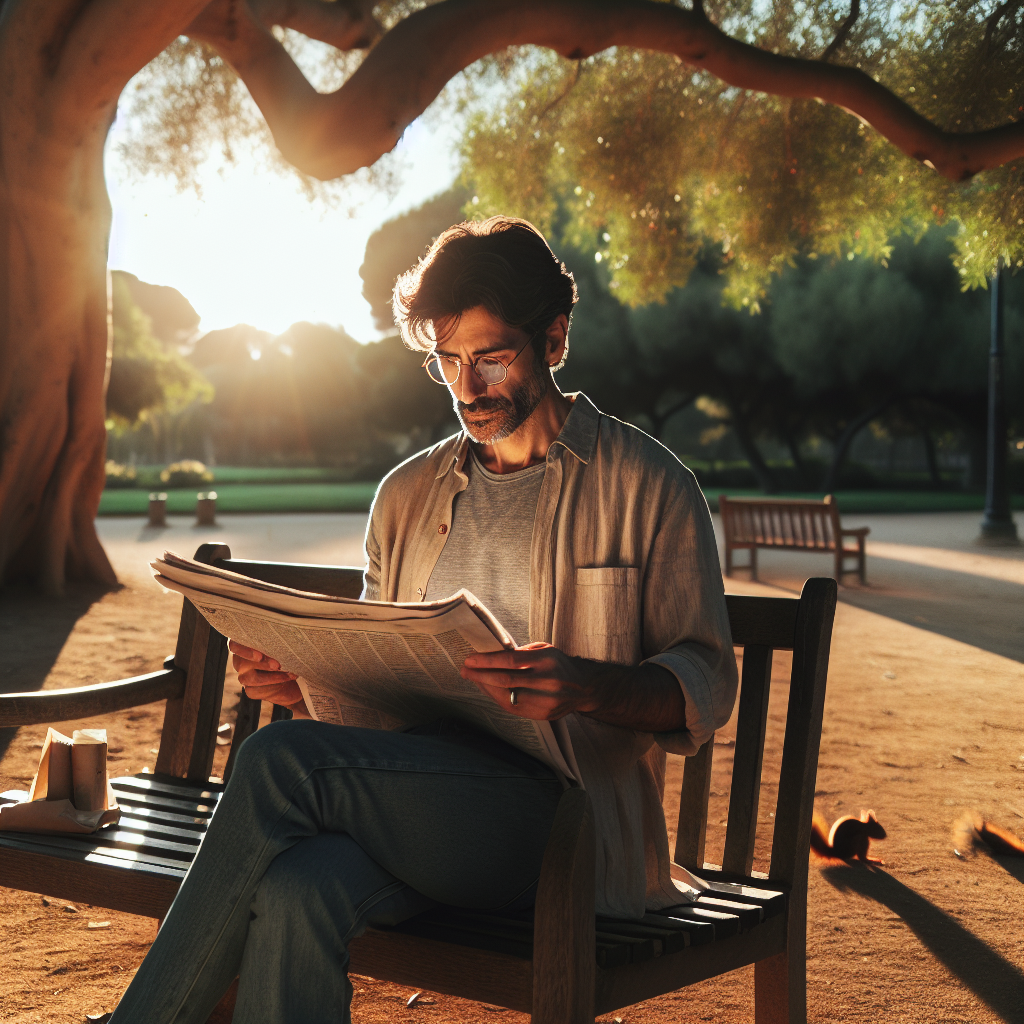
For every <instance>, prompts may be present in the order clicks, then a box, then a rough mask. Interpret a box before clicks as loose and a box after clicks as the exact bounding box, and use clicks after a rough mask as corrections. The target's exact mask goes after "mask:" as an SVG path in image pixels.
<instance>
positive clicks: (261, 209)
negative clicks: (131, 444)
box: [107, 122, 456, 359]
mask: <svg viewBox="0 0 1024 1024" xmlns="http://www.w3.org/2000/svg"><path fill="white" fill-rule="evenodd" d="M118 130H119V129H118V125H117V124H115V126H114V128H113V130H112V132H111V144H109V145H108V147H107V181H108V185H109V188H110V195H111V202H112V203H113V208H114V219H113V226H112V230H111V239H110V258H109V262H110V266H111V268H113V269H120V270H127V271H129V272H131V273H133V274H135V275H136V276H137V277H139V278H141V279H142V280H143V281H148V282H151V283H153V284H164V285H171V286H172V287H174V288H177V289H178V290H179V291H180V292H181V293H182V294H183V295H184V296H185V297H186V298H187V299H188V300H189V302H191V303H192V305H193V306H194V307H195V309H196V312H198V313H199V315H200V316H201V317H202V323H201V324H200V329H201V330H202V331H209V330H214V329H216V328H223V327H230V326H233V325H234V324H237V323H247V324H252V325H253V326H254V327H257V328H259V329H261V330H266V331H270V332H272V333H274V334H280V333H281V332H282V331H284V330H285V329H286V328H288V327H289V326H290V325H291V324H293V323H295V322H297V321H300V320H309V321H312V322H314V323H318V322H322V323H327V324H331V325H333V326H338V325H343V326H344V327H345V329H346V330H347V331H348V332H349V333H350V334H351V335H352V336H353V337H355V338H358V339H360V340H363V341H367V340H371V339H373V338H376V337H377V336H378V332H377V331H376V330H375V329H374V327H373V322H372V320H371V318H370V310H369V306H368V305H367V303H366V302H365V300H364V299H363V297H362V295H361V290H362V279H361V278H360V277H359V267H360V265H361V264H362V261H363V250H364V248H365V246H366V240H367V238H368V237H369V236H370V234H371V233H372V232H373V231H374V230H375V229H376V228H377V227H378V226H379V225H380V224H382V223H383V222H384V221H386V220H389V219H390V218H392V217H394V216H396V215H397V214H399V213H401V212H403V211H404V210H407V209H409V208H411V207H413V206H417V205H418V204H420V203H421V202H423V201H424V200H425V199H428V198H430V197H431V196H433V195H436V194H437V193H438V192H441V191H443V190H444V189H445V188H447V187H448V186H449V185H450V184H451V182H452V180H453V179H454V176H455V173H456V140H455V129H454V127H452V128H451V129H450V130H448V131H438V130H437V127H436V126H434V125H432V126H431V128H430V129H429V130H427V129H426V128H425V127H424V126H423V125H422V124H421V123H420V122H415V123H414V124H413V125H412V126H410V128H409V129H408V131H407V132H406V134H405V137H404V138H403V140H402V142H401V143H400V152H401V153H402V155H403V156H404V162H405V168H406V170H405V174H404V180H403V183H402V185H401V188H400V190H399V192H398V195H397V196H396V197H395V198H394V199H392V200H391V201H388V199H387V197H386V196H384V195H382V194H379V193H367V194H366V196H365V199H364V200H363V202H362V203H361V205H360V207H359V209H358V211H357V214H356V216H354V217H350V216H349V215H348V213H347V211H345V210H325V209H324V207H323V206H322V205H318V204H315V203H314V204H311V203H310V202H309V201H308V200H306V199H305V198H304V197H303V196H302V195H301V193H300V192H299V191H298V188H297V185H296V183H295V182H294V181H293V180H289V179H287V178H283V177H279V176H277V175H275V174H274V173H272V172H268V171H261V170H260V169H259V168H258V167H257V166H256V165H255V164H254V163H253V162H252V161H248V162H246V163H239V164H238V165H237V166H235V167H230V168H227V169H226V170H225V171H224V172H223V174H222V173H220V172H219V171H218V170H217V168H215V167H213V166H209V167H204V168H203V169H202V171H201V173H200V184H201V187H202V195H203V198H202V199H199V198H198V197H197V196H196V195H195V193H193V192H185V193H178V192H176V191H175V187H174V185H173V183H171V182H170V181H169V180H166V179H162V178H155V177H154V178H147V179H144V180H142V181H132V180H128V179H127V177H126V172H125V170H124V168H123V166H122V165H121V164H120V162H119V161H118V159H117V156H116V148H115V145H114V143H116V138H117V133H118ZM252 358H253V359H258V358H259V352H257V351H256V350H254V351H253V352H252Z"/></svg>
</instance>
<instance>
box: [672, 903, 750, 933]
mask: <svg viewBox="0 0 1024 1024" xmlns="http://www.w3.org/2000/svg"><path fill="white" fill-rule="evenodd" d="M663 913H664V914H665V916H666V917H675V918H679V919H680V920H682V921H702V922H704V923H706V924H710V925H714V928H715V940H716V941H718V940H720V939H731V938H732V937H733V936H734V935H738V934H739V932H740V919H739V918H738V917H737V916H736V915H735V914H720V913H718V912H717V911H715V910H701V909H700V907H673V908H672V909H671V910H668V911H664V912H663Z"/></svg>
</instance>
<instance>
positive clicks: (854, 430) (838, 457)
mask: <svg viewBox="0 0 1024 1024" xmlns="http://www.w3.org/2000/svg"><path fill="white" fill-rule="evenodd" d="M893 401H894V399H892V398H886V399H885V400H884V401H881V402H879V403H878V404H877V405H873V406H872V407H871V408H870V409H868V410H867V411H866V412H862V413H861V414H860V415H859V416H855V417H854V418H853V419H852V420H850V422H849V423H847V424H846V427H845V428H844V430H843V432H842V433H841V434H840V435H839V440H838V441H836V445H835V451H834V452H833V453H832V462H831V463H830V464H829V467H828V469H827V470H826V472H825V478H824V479H823V480H822V482H821V489H822V490H823V491H824V492H825V493H826V494H831V493H832V492H833V491H834V490H835V489H836V486H837V484H838V483H839V474H840V472H841V471H842V468H843V463H844V462H845V461H846V456H847V454H848V453H849V451H850V445H851V444H853V439H854V438H855V437H856V436H857V435H858V434H859V433H860V432H861V431H862V430H863V429H864V428H865V427H866V426H867V425H868V424H869V423H870V422H871V421H872V420H873V419H874V418H875V417H876V416H881V415H882V413H883V412H885V410H886V409H888V408H889V406H890V405H892V403H893Z"/></svg>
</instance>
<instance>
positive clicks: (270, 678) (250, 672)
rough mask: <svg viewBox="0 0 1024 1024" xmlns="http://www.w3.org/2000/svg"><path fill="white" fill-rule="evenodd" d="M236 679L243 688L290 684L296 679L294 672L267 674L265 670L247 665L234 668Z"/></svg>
mask: <svg viewBox="0 0 1024 1024" xmlns="http://www.w3.org/2000/svg"><path fill="white" fill-rule="evenodd" d="M235 671H236V672H237V673H238V678H239V680H240V681H241V683H242V685H243V686H249V685H253V684H255V685H257V686H271V685H277V684H279V683H290V682H292V681H293V680H294V679H296V678H297V676H296V675H295V673H294V672H268V671H267V670H266V669H262V668H258V667H255V666H253V665H251V664H250V665H248V666H245V667H242V668H236V669H235Z"/></svg>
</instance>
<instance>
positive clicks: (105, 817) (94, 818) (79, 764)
mask: <svg viewBox="0 0 1024 1024" xmlns="http://www.w3.org/2000/svg"><path fill="white" fill-rule="evenodd" d="M3 795H4V798H5V801H6V800H12V801H15V800H18V798H19V797H21V799H20V801H19V802H12V803H10V804H7V806H4V807H2V808H0V830H7V831H11V830H13V831H16V832H76V833H79V834H84V833H89V832H95V831H96V829H98V828H99V827H100V826H101V825H109V824H111V823H113V822H115V821H118V820H119V819H120V817H121V809H120V808H119V807H118V806H117V800H116V798H115V797H114V791H113V789H112V788H111V786H110V783H109V782H108V781H107V733H106V730H105V729H76V730H75V732H74V735H73V737H72V738H69V737H67V736H64V735H62V734H61V733H59V732H57V730H56V729H52V728H51V729H47V731H46V739H45V741H44V742H43V752H42V755H41V756H40V758H39V769H38V771H37V772H36V777H35V778H34V779H33V780H32V788H31V789H30V790H29V792H28V794H27V797H26V796H25V795H24V794H15V793H13V792H12V793H5V794H3Z"/></svg>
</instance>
